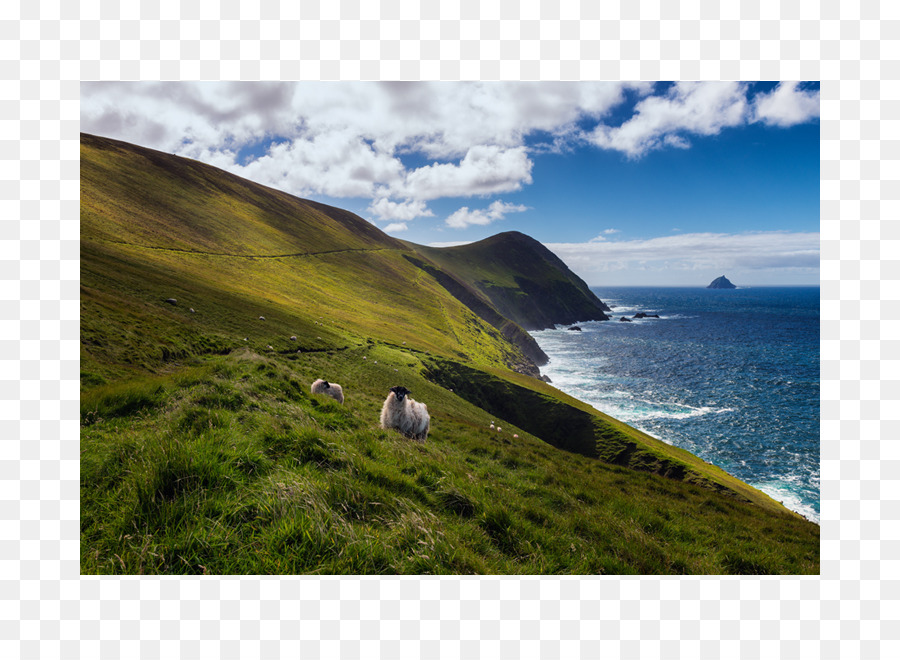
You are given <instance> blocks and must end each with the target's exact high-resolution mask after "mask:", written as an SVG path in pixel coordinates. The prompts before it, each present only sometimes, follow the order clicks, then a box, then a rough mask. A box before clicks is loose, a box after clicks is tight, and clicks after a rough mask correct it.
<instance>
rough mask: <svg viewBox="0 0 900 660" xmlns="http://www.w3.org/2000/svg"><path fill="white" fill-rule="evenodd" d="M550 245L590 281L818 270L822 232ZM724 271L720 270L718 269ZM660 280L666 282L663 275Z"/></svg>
mask: <svg viewBox="0 0 900 660" xmlns="http://www.w3.org/2000/svg"><path fill="white" fill-rule="evenodd" d="M547 247H548V248H549V249H550V250H552V251H553V252H554V253H555V254H556V255H557V256H559V257H560V258H561V259H562V260H563V261H565V262H566V263H567V264H568V265H569V266H570V267H571V268H572V270H574V271H575V272H576V273H578V274H579V275H580V276H581V277H583V278H584V279H585V280H587V281H588V282H597V281H600V280H602V279H603V278H602V274H603V273H605V272H609V271H616V270H629V271H647V270H652V271H656V272H658V273H660V276H661V277H663V278H666V277H668V275H667V273H669V274H671V273H672V272H673V271H697V270H704V269H716V270H728V271H729V272H730V271H734V270H743V271H761V270H769V271H771V270H773V269H774V270H778V269H793V270H796V269H803V270H808V271H809V272H811V273H812V272H813V271H817V270H818V268H819V259H820V255H819V234H818V233H812V232H771V231H770V232H753V233H745V234H719V233H693V234H678V235H675V236H661V237H657V238H649V239H637V240H628V241H610V240H600V241H597V240H592V241H589V242H587V243H547ZM720 274H721V273H720ZM659 281H660V282H664V281H667V280H666V279H660V280H659Z"/></svg>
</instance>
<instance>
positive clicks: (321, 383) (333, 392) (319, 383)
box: [310, 378, 344, 403]
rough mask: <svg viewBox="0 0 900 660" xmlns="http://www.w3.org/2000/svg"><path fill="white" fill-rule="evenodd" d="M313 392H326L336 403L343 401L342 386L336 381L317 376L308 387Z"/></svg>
mask: <svg viewBox="0 0 900 660" xmlns="http://www.w3.org/2000/svg"><path fill="white" fill-rule="evenodd" d="M310 390H311V391H312V393H313V394H327V395H328V396H330V397H331V398H332V399H334V400H335V401H337V402H338V403H344V388H342V387H341V386H340V385H338V384H337V383H329V382H328V381H327V380H322V379H321V378H317V379H316V380H315V381H314V382H313V384H312V387H311V388H310Z"/></svg>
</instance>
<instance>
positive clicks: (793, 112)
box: [753, 82, 819, 127]
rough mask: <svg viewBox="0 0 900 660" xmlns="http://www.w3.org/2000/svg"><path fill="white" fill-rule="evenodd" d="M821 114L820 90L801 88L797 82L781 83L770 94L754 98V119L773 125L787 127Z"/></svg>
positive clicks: (758, 95)
mask: <svg viewBox="0 0 900 660" xmlns="http://www.w3.org/2000/svg"><path fill="white" fill-rule="evenodd" d="M818 116H819V92H818V91H813V90H802V89H799V85H798V83H796V82H783V83H780V84H779V85H778V86H777V87H776V88H775V89H773V90H772V91H771V92H769V93H768V94H757V95H756V97H755V98H754V99H753V119H754V121H761V122H763V123H764V124H768V125H772V126H780V127H787V126H793V125H794V124H802V123H804V122H807V121H810V120H811V119H815V118H816V117H818Z"/></svg>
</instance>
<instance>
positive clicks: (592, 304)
mask: <svg viewBox="0 0 900 660" xmlns="http://www.w3.org/2000/svg"><path fill="white" fill-rule="evenodd" d="M407 245H409V246H410V247H411V248H413V249H414V250H416V252H418V253H419V254H421V255H422V256H424V257H427V258H428V259H430V260H431V261H432V262H434V263H435V264H437V265H439V266H440V267H441V268H443V269H445V270H447V271H449V272H452V273H456V274H458V275H459V276H460V277H461V278H462V279H463V281H465V282H466V283H467V284H469V285H470V286H471V287H473V288H474V289H476V290H478V291H480V292H482V293H483V294H484V295H485V296H486V297H487V298H488V300H490V301H491V303H492V304H493V305H494V306H495V307H496V308H497V310H499V312H500V313H501V314H503V315H504V316H506V317H507V318H509V319H512V320H513V321H515V322H516V323H518V324H519V325H521V326H522V327H523V328H525V329H526V330H543V329H544V328H552V327H553V326H554V325H555V324H557V323H565V324H568V323H575V322H578V321H605V320H608V318H609V317H608V316H607V315H606V314H605V313H604V312H608V311H610V309H609V307H607V306H606V304H605V303H604V302H603V301H601V300H600V299H598V298H597V297H596V296H595V295H594V293H593V292H592V291H591V290H590V289H589V288H588V286H587V284H585V282H584V281H583V280H582V279H581V278H580V277H578V276H577V275H576V274H575V273H573V272H572V271H571V270H569V267H568V266H566V264H565V263H563V261H562V260H561V259H560V258H559V257H557V256H556V255H555V254H553V253H552V252H551V251H550V250H548V249H547V248H546V247H544V246H543V245H541V244H540V243H539V242H538V241H536V240H534V239H533V238H531V237H530V236H526V235H525V234H522V233H520V232H517V231H508V232H503V233H502V234H496V235H494V236H491V237H489V238H485V239H484V240H481V241H478V242H476V243H470V244H468V245H460V246H457V247H449V248H430V247H426V246H423V245H415V244H413V243H407Z"/></svg>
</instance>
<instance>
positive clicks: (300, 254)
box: [93, 238, 400, 259]
mask: <svg viewBox="0 0 900 660" xmlns="http://www.w3.org/2000/svg"><path fill="white" fill-rule="evenodd" d="M93 240H95V241H100V242H103V243H113V244H115V245H125V246H127V247H133V248H141V249H144V250H159V251H161V252H183V253H185V254H196V255H202V256H209V257H238V258H241V259H283V258H286V257H318V256H321V255H325V254H339V253H341V252H384V251H390V250H399V249H400V248H394V247H377V248H344V249H342V250H321V251H319V252H292V253H288V254H234V253H231V252H204V251H203V250H188V249H185V248H176V247H163V246H159V245H141V244H140V243H129V242H128V241H115V240H113V239H110V238H94V239H93Z"/></svg>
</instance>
